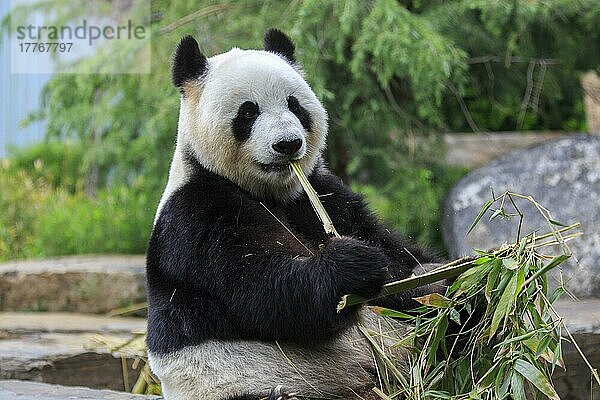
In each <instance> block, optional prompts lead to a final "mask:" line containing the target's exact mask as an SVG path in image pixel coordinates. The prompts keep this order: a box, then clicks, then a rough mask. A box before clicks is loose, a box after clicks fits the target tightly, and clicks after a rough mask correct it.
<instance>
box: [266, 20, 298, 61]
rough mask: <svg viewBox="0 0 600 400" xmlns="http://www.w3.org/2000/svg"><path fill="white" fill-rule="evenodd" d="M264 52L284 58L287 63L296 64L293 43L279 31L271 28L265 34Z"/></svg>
mask: <svg viewBox="0 0 600 400" xmlns="http://www.w3.org/2000/svg"><path fill="white" fill-rule="evenodd" d="M264 46H265V50H266V51H270V52H273V53H277V54H279V55H282V56H284V57H285V58H286V59H287V60H288V61H289V62H292V63H294V62H296V57H294V50H295V47H294V43H293V42H292V40H291V39H290V38H289V37H287V36H286V34H285V33H283V32H281V31H280V30H279V29H275V28H271V29H269V30H268V31H267V33H265V43H264Z"/></svg>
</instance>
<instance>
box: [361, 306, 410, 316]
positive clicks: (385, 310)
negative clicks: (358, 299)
mask: <svg viewBox="0 0 600 400" xmlns="http://www.w3.org/2000/svg"><path fill="white" fill-rule="evenodd" d="M369 309H370V310H371V311H373V312H374V313H375V314H377V315H381V316H382V317H391V318H400V319H414V318H415V317H414V316H412V315H409V314H406V313H403V312H400V311H396V310H391V309H389V308H385V307H378V306H372V307H369Z"/></svg>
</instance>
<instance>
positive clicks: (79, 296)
mask: <svg viewBox="0 0 600 400" xmlns="http://www.w3.org/2000/svg"><path fill="white" fill-rule="evenodd" d="M145 283H146V279H145V259H144V256H72V257H61V258H52V259H45V260H27V261H14V262H9V263H4V264H0V311H72V312H84V313H107V312H109V311H111V310H115V309H119V308H121V307H125V306H128V305H132V304H137V303H143V302H145V301H146V287H145Z"/></svg>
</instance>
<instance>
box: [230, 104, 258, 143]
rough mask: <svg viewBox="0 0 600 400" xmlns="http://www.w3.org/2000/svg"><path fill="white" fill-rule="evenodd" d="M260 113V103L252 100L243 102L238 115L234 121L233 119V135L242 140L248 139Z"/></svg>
mask: <svg viewBox="0 0 600 400" xmlns="http://www.w3.org/2000/svg"><path fill="white" fill-rule="evenodd" d="M259 114H260V110H259V108H258V104H256V103H254V102H252V101H245V102H244V103H242V105H241V106H240V108H239V109H238V112H237V115H236V116H235V118H234V119H233V121H231V130H232V131H233V136H234V137H235V138H236V139H237V140H239V141H240V142H243V141H244V140H247V139H248V138H249V137H250V133H251V132H252V125H254V121H256V118H258V115H259Z"/></svg>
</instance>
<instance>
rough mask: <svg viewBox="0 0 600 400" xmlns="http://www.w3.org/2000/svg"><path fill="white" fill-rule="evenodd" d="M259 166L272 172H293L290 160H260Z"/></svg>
mask: <svg viewBox="0 0 600 400" xmlns="http://www.w3.org/2000/svg"><path fill="white" fill-rule="evenodd" d="M257 164H258V166H259V167H260V169H262V170H263V171H265V172H270V173H278V174H280V173H283V172H291V168H290V163H288V162H279V163H270V164H263V163H260V162H257Z"/></svg>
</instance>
